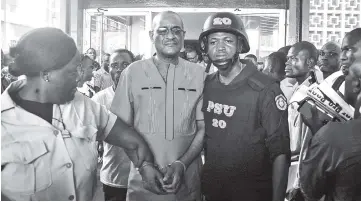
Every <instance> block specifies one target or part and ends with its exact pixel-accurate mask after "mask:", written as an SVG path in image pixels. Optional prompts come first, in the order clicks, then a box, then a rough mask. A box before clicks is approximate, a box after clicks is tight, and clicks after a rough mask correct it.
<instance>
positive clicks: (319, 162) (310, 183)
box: [299, 125, 341, 200]
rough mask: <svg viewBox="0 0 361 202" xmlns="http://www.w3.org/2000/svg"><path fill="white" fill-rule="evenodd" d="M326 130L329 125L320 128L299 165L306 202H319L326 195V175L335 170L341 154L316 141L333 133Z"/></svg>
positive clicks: (324, 143)
mask: <svg viewBox="0 0 361 202" xmlns="http://www.w3.org/2000/svg"><path fill="white" fill-rule="evenodd" d="M328 128H329V125H327V126H325V127H323V128H321V129H320V130H319V132H317V133H316V135H315V136H314V137H312V139H311V140H310V143H309V146H308V152H307V153H306V154H305V156H304V159H303V160H302V161H301V163H300V167H299V177H300V188H301V191H302V193H303V195H304V197H305V198H306V199H307V200H319V199H320V198H321V197H322V196H323V195H324V194H325V193H326V190H325V188H326V187H327V176H328V174H327V173H329V174H330V173H332V172H333V171H334V170H335V169H336V164H337V162H338V159H339V155H340V154H341V152H339V151H335V150H334V149H333V148H332V147H331V146H330V145H328V144H327V143H326V142H324V141H321V140H318V137H320V136H324V135H326V134H327V133H332V132H333V131H332V130H328ZM326 171H327V173H326Z"/></svg>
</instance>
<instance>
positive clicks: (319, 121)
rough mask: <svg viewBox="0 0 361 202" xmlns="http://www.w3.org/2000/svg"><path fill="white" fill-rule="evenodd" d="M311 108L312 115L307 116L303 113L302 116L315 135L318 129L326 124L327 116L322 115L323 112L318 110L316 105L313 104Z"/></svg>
mask: <svg viewBox="0 0 361 202" xmlns="http://www.w3.org/2000/svg"><path fill="white" fill-rule="evenodd" d="M310 110H311V113H310V114H311V116H310V117H307V116H305V115H303V114H301V116H302V120H303V122H304V123H305V124H306V126H308V127H309V128H310V130H311V132H312V134H313V135H315V134H316V133H317V131H318V130H319V129H320V128H322V126H324V125H325V122H324V120H325V117H324V116H322V113H319V112H318V110H317V108H316V105H313V106H312V107H311V109H310Z"/></svg>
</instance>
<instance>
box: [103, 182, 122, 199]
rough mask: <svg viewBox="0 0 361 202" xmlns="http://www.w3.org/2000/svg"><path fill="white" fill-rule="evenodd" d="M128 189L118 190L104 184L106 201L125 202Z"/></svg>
mask: <svg viewBox="0 0 361 202" xmlns="http://www.w3.org/2000/svg"><path fill="white" fill-rule="evenodd" d="M127 191H128V189H127V188H116V187H111V186H108V185H105V184H103V192H104V199H105V200H106V201H125V200H126V199H127Z"/></svg>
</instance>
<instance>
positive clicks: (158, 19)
mask: <svg viewBox="0 0 361 202" xmlns="http://www.w3.org/2000/svg"><path fill="white" fill-rule="evenodd" d="M165 19H172V20H175V21H178V22H179V24H180V25H181V28H182V29H184V25H183V20H182V18H181V17H180V16H179V15H178V13H176V12H173V11H163V12H161V13H158V14H157V15H156V16H155V17H154V18H153V23H152V30H154V29H155V28H156V27H158V26H159V24H160V22H161V21H163V20H165Z"/></svg>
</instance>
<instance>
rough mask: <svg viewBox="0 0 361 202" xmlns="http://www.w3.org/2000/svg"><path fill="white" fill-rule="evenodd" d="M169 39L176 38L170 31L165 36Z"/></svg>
mask: <svg viewBox="0 0 361 202" xmlns="http://www.w3.org/2000/svg"><path fill="white" fill-rule="evenodd" d="M165 36H166V38H167V39H174V38H175V34H174V33H173V32H172V31H171V30H168V32H167V34H166V35H165Z"/></svg>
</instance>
